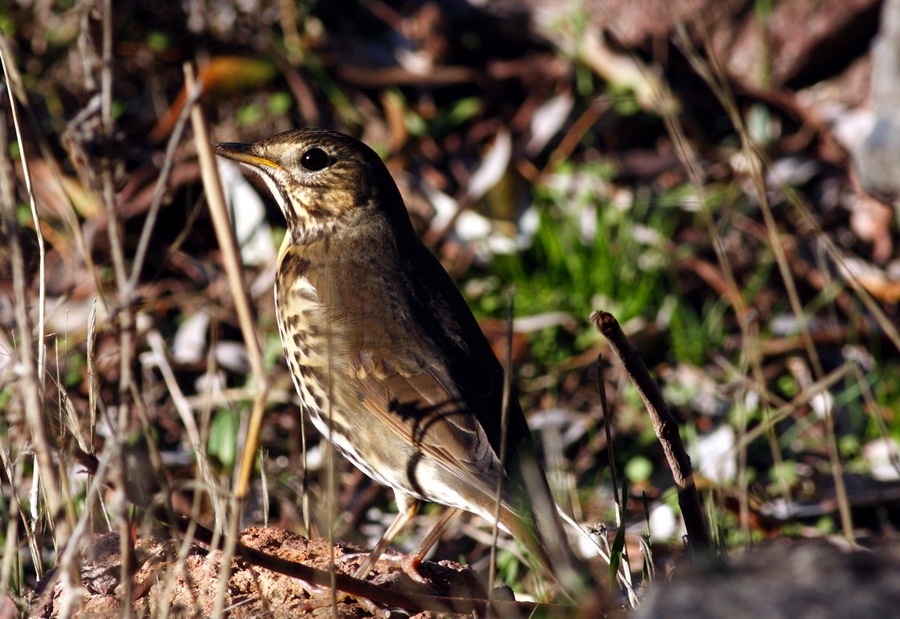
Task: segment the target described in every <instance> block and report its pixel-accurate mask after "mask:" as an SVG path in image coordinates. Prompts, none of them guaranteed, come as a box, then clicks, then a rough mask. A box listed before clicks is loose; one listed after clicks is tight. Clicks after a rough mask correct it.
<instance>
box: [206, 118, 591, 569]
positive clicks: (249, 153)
mask: <svg viewBox="0 0 900 619" xmlns="http://www.w3.org/2000/svg"><path fill="white" fill-rule="evenodd" d="M217 153H218V154H219V155H221V156H224V157H228V158H230V159H233V160H235V161H238V162H240V163H242V164H244V165H245V166H247V167H248V168H250V169H251V170H253V171H254V172H256V173H258V174H259V175H260V176H261V177H262V178H263V179H264V180H265V182H266V183H267V185H268V186H269V189H270V190H271V191H272V193H273V195H274V196H275V198H276V200H277V201H278V203H279V205H280V207H281V210H282V211H283V212H284V216H285V219H286V221H287V224H288V230H287V234H286V236H285V240H284V244H283V245H282V249H281V254H280V257H279V260H278V271H277V276H276V283H275V298H276V310H277V318H278V327H279V331H280V334H281V340H282V343H283V344H284V350H285V354H286V356H287V360H288V365H289V367H290V370H291V374H292V375H293V379H294V384H295V386H296V388H297V392H298V393H299V394H300V398H301V400H302V402H303V405H304V407H305V409H306V411H307V412H308V413H309V415H310V417H311V419H312V421H313V422H314V424H315V425H316V426H317V427H318V429H319V430H320V431H321V432H322V433H323V435H324V436H325V437H326V438H327V439H329V440H331V441H332V442H333V444H334V445H335V447H336V448H337V449H338V451H340V452H341V453H342V454H343V455H345V456H346V457H347V458H348V459H349V460H350V461H351V462H353V464H355V465H356V466H357V467H359V468H360V469H361V470H362V471H364V472H365V473H366V474H367V475H369V476H370V477H372V478H373V479H375V480H376V481H378V482H379V483H382V484H384V485H386V486H389V487H391V488H393V489H394V491H395V493H396V496H397V501H398V505H399V506H400V510H401V511H400V515H399V516H398V518H397V520H396V521H395V523H394V525H392V526H391V527H390V529H389V530H388V531H387V532H386V533H385V536H384V537H383V538H382V540H381V542H380V543H379V545H378V546H377V547H376V549H375V550H373V552H372V553H371V554H370V556H369V559H368V560H367V561H366V563H364V564H363V567H362V568H361V569H360V571H359V572H358V575H359V576H363V575H365V573H366V572H367V571H368V570H369V569H370V568H371V567H372V566H373V565H374V563H375V561H376V560H377V558H378V555H379V554H380V553H381V552H382V551H383V550H384V549H385V548H386V547H387V545H388V544H389V543H390V542H391V540H392V539H393V537H394V536H395V535H396V533H397V532H398V531H399V530H400V528H402V526H403V524H404V523H405V522H406V521H407V520H408V519H409V517H411V516H412V515H413V514H414V513H415V509H416V506H417V504H418V501H421V500H424V501H432V502H435V503H439V504H442V505H446V506H449V507H452V508H457V509H463V510H466V511H470V512H474V513H476V514H478V515H480V516H482V517H484V518H486V519H488V520H490V521H493V520H494V514H495V512H496V510H497V507H496V505H497V496H498V495H497V488H498V486H499V485H502V490H501V493H500V495H499V496H500V509H499V524H500V525H501V526H502V527H503V528H504V529H506V530H508V531H509V532H511V533H512V534H513V536H514V537H516V538H517V539H518V540H519V541H520V542H521V543H523V544H524V545H525V546H526V548H527V549H528V550H529V551H530V552H531V553H532V554H533V555H534V556H535V557H536V558H537V559H539V560H540V561H541V562H542V563H544V564H545V565H547V566H548V567H549V568H550V569H551V571H552V572H553V573H554V574H555V577H556V578H557V580H560V581H561V582H564V583H566V582H568V583H571V582H572V581H573V580H576V579H578V578H581V577H582V576H583V575H579V574H578V573H577V572H578V571H579V569H580V568H579V567H577V564H576V560H575V559H574V557H573V555H572V554H571V551H570V549H569V548H568V546H567V542H566V538H565V536H564V534H563V531H562V526H561V524H560V520H559V517H558V514H557V511H556V507H555V503H554V502H553V499H552V498H551V496H550V491H549V488H548V486H547V482H546V479H545V477H544V474H543V472H542V470H541V468H540V466H539V465H538V464H537V462H536V460H535V459H534V457H533V447H532V444H531V439H530V435H529V432H528V427H527V425H526V423H525V417H524V415H523V413H522V410H521V409H520V407H519V405H518V403H516V402H515V401H512V402H510V404H509V407H508V426H507V430H506V434H505V437H504V436H502V434H503V433H502V432H501V408H502V399H503V380H504V378H503V369H502V367H501V365H500V363H499V362H498V361H497V359H496V357H495V356H494V354H493V352H492V350H491V348H490V345H489V344H488V342H487V340H486V339H485V337H484V335H483V334H482V332H481V330H480V328H479V326H478V324H477V322H476V321H475V318H474V317H473V316H472V313H471V311H470V310H469V308H468V306H467V305H466V303H465V300H464V299H463V297H462V295H461V294H460V292H459V290H458V289H457V287H456V285H455V284H454V283H453V281H452V280H451V279H450V277H449V275H447V273H446V271H444V269H443V267H442V266H441V265H440V263H439V262H438V261H437V259H435V257H434V256H433V255H432V254H431V253H430V252H429V251H428V249H426V248H425V246H424V245H423V244H422V243H421V242H420V240H419V238H418V237H417V236H416V233H415V231H414V230H413V227H412V224H411V223H410V220H409V216H408V214H407V211H406V208H405V206H404V203H403V199H402V198H401V196H400V193H399V191H398V189H397V186H396V185H395V183H394V181H393V179H392V178H391V176H390V174H389V173H388V171H387V168H385V166H384V164H383V163H382V162H381V160H380V159H379V157H378V155H376V153H375V152H374V151H372V150H371V149H370V148H368V147H367V146H365V145H364V144H362V143H360V142H358V141H357V140H355V139H353V138H350V137H348V136H345V135H342V134H339V133H336V132H332V131H326V130H321V129H302V130H299V131H290V132H287V133H282V134H279V135H276V136H274V137H271V138H268V139H265V140H262V141H260V142H257V143H255V144H251V145H243V144H219V145H218V146H217ZM504 439H505V440H506V446H505V449H504V450H503V451H504V453H505V462H501V461H500V454H501V449H502V448H501V441H503V440H504ZM446 520H449V517H448V518H446V519H444V520H442V524H444V523H445V522H446ZM436 540H437V535H432V536H429V538H428V542H429V543H433V542H434V541H436ZM425 551H427V548H423V549H422V551H421V552H420V553H419V554H418V555H416V556H415V557H414V558H413V563H417V562H418V561H419V560H421V557H422V555H424V552H425Z"/></svg>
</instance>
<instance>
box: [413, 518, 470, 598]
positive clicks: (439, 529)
mask: <svg viewBox="0 0 900 619" xmlns="http://www.w3.org/2000/svg"><path fill="white" fill-rule="evenodd" d="M459 511H460V510H459V509H458V508H456V507H446V508H444V513H443V514H441V519H440V520H438V521H437V524H436V525H434V527H433V528H432V529H431V532H430V533H429V534H428V535H426V536H425V539H423V540H422V543H421V544H419V548H418V549H417V550H416V551H415V552H414V553H413V554H411V555H409V556H407V557H404V561H403V571H404V572H405V573H406V575H407V576H409V577H410V578H412V579H413V580H416V581H418V582H425V579H424V578H423V577H422V575H421V574H419V564H420V563H422V560H423V559H425V555H427V554H428V551H429V550H431V548H432V547H433V546H434V545H435V544H437V543H438V540H440V539H441V534H442V533H443V532H444V529H446V528H447V525H448V524H450V521H451V520H453V518H454V516H456V515H457V514H459Z"/></svg>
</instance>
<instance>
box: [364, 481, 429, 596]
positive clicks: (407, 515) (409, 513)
mask: <svg viewBox="0 0 900 619" xmlns="http://www.w3.org/2000/svg"><path fill="white" fill-rule="evenodd" d="M394 494H395V496H396V499H397V507H398V508H399V510H400V511H399V513H398V514H397V517H396V518H394V521H393V522H392V523H391V526H389V527H388V528H387V531H385V532H384V535H382V536H381V539H380V540H378V543H377V544H375V548H373V549H372V551H371V552H370V553H369V556H368V557H366V560H365V561H363V564H362V565H360V566H359V569H357V570H356V573H355V574H354V575H353V576H354V577H356V578H365V577H366V575H367V574H368V573H369V572H371V571H372V568H373V567H375V564H376V563H378V559H379V558H380V557H381V555H382V554H384V551H385V550H387V548H388V546H390V545H391V542H393V541H394V538H395V537H397V534H398V533H400V531H402V530H403V527H405V526H406V523H408V522H409V521H410V520H412V518H413V516H415V515H416V512H417V511H419V500H418V499H414V498H412V497H411V496H409V495H407V494H403V493H400V492H397V491H394ZM404 571H406V570H404ZM421 578H422V577H421V576H419V579H420V580H421Z"/></svg>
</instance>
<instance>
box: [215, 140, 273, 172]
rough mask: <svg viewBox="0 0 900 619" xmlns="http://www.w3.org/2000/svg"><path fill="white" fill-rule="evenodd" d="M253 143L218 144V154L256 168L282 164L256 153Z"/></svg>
mask: <svg viewBox="0 0 900 619" xmlns="http://www.w3.org/2000/svg"><path fill="white" fill-rule="evenodd" d="M252 149H253V144H239V143H237V142H228V143H220V144H216V154H217V155H219V156H220V157H226V158H228V159H232V160H234V161H237V162H238V163H243V164H246V165H248V166H251V167H254V168H280V167H281V166H280V165H278V164H277V163H275V162H274V161H272V160H270V159H266V158H265V157H258V156H257V155H254V154H253V153H252V152H251V150H252Z"/></svg>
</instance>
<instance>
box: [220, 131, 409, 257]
mask: <svg viewBox="0 0 900 619" xmlns="http://www.w3.org/2000/svg"><path fill="white" fill-rule="evenodd" d="M216 154H217V155H220V156H222V157H227V158H228V159H232V160H234V161H237V162H239V163H241V164H243V165H244V166H245V167H247V168H249V169H250V170H252V171H253V172H255V173H256V174H258V175H259V176H260V177H262V179H263V180H264V181H265V183H266V185H268V187H269V189H270V190H271V192H272V195H273V196H274V197H275V199H276V200H277V201H278V205H279V206H280V207H281V211H282V212H283V213H284V217H285V219H286V221H287V225H288V230H289V231H290V233H291V234H292V235H293V236H295V237H296V239H295V240H296V241H297V242H304V241H308V240H312V239H315V238H318V237H320V236H321V235H322V234H328V233H331V232H334V231H335V230H338V229H340V228H342V227H344V226H350V225H353V224H354V223H355V222H357V221H360V220H364V219H365V218H367V217H370V216H372V215H375V214H379V213H380V214H382V215H387V216H388V217H389V218H390V219H391V220H394V221H397V218H398V217H399V218H400V220H401V221H402V220H403V219H406V221H408V215H407V214H406V209H405V207H404V206H403V200H402V198H401V197H400V193H399V191H398V190H397V186H396V185H395V184H394V181H393V179H392V178H391V176H390V173H389V172H388V171H387V168H386V167H385V166H384V163H382V161H381V159H380V158H379V157H378V155H377V154H376V153H375V151H373V150H372V149H371V148H369V147H368V146H366V145H365V144H363V143H362V142H360V141H358V140H356V139H354V138H351V137H350V136H347V135H344V134H342V133H337V132H335V131H329V130H326V129H299V130H296V131H287V132H284V133H279V134H278V135H274V136H272V137H270V138H266V139H264V140H260V141H259V142H255V143H253V144H236V143H224V144H217V145H216Z"/></svg>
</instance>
